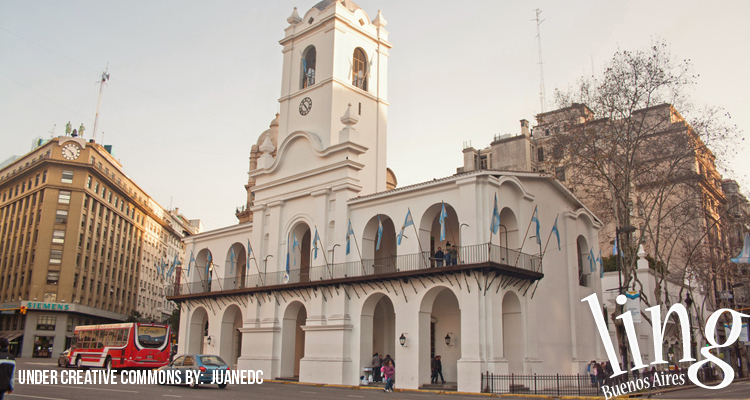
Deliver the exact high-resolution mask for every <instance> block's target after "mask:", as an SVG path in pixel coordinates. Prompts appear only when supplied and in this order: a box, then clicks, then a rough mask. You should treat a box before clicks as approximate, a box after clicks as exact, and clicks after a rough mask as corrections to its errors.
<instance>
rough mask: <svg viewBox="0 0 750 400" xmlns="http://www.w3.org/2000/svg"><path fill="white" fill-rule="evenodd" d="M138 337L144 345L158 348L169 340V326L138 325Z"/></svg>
mask: <svg viewBox="0 0 750 400" xmlns="http://www.w3.org/2000/svg"><path fill="white" fill-rule="evenodd" d="M137 338H138V343H139V344H140V345H141V346H142V347H146V348H152V349H153V348H158V347H161V346H162V345H163V344H164V342H165V341H166V340H167V328H166V327H163V326H138V335H137Z"/></svg>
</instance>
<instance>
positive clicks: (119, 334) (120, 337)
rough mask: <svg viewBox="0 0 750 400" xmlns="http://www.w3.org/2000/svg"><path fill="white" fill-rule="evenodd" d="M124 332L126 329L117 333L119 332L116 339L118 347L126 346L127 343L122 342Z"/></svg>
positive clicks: (118, 330)
mask: <svg viewBox="0 0 750 400" xmlns="http://www.w3.org/2000/svg"><path fill="white" fill-rule="evenodd" d="M122 331H124V329H117V331H116V332H117V336H116V337H115V343H117V346H123V345H125V343H123V342H124V340H122Z"/></svg>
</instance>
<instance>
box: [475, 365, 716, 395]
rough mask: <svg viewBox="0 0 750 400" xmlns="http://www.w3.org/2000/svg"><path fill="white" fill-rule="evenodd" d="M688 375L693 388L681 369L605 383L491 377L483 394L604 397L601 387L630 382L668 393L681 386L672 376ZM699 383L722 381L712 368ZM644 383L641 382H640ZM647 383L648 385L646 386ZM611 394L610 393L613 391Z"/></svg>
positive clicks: (585, 378) (584, 377)
mask: <svg viewBox="0 0 750 400" xmlns="http://www.w3.org/2000/svg"><path fill="white" fill-rule="evenodd" d="M678 373H679V374H683V375H685V379H684V381H685V384H686V385H691V384H692V382H690V381H689V380H688V379H687V367H686V368H684V369H681V370H680V371H679V372H676V371H675V370H663V371H656V372H655V373H652V372H650V371H645V372H642V373H638V374H633V372H632V371H628V373H627V374H623V375H620V376H617V377H615V378H609V377H607V378H605V379H604V380H603V381H600V380H597V379H593V382H592V379H591V376H590V375H588V374H576V375H561V374H555V375H539V374H534V375H516V374H510V375H501V374H492V373H489V372H487V373H483V374H481V379H482V392H484V393H494V394H533V395H547V396H601V395H603V394H604V392H603V389H602V385H607V386H610V387H612V386H613V385H620V384H622V383H625V384H626V385H627V384H628V382H632V385H628V388H629V389H633V390H632V391H633V392H636V391H649V390H651V391H654V390H658V389H666V388H669V387H670V386H674V385H672V383H673V382H680V383H681V382H682V380H680V379H672V378H670V377H671V375H674V374H678ZM697 377H698V380H699V381H700V382H701V383H703V384H708V383H711V382H715V381H717V380H718V379H719V375H718V374H717V372H716V371H715V370H714V369H712V368H700V369H699V370H698V374H697ZM637 381H641V382H637ZM645 381H648V385H646V384H645ZM638 383H640V384H638ZM609 390H610V393H612V392H611V389H609Z"/></svg>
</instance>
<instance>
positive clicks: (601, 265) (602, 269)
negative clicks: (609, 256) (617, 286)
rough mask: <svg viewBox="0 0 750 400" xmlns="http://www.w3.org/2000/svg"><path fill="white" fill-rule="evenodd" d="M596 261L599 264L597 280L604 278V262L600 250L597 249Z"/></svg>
mask: <svg viewBox="0 0 750 400" xmlns="http://www.w3.org/2000/svg"><path fill="white" fill-rule="evenodd" d="M596 261H597V262H598V263H599V270H600V272H599V278H603V277H604V260H602V249H599V257H597V258H596Z"/></svg>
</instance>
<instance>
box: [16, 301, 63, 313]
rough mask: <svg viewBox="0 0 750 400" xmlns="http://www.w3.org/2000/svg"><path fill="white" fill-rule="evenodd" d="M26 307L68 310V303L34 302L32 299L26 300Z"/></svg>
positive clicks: (30, 308)
mask: <svg viewBox="0 0 750 400" xmlns="http://www.w3.org/2000/svg"><path fill="white" fill-rule="evenodd" d="M26 308H28V309H29V310H51V311H70V304H63V303H36V302H33V301H28V302H26Z"/></svg>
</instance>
